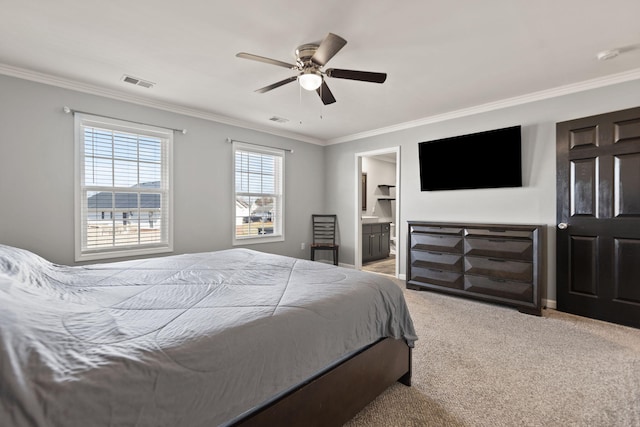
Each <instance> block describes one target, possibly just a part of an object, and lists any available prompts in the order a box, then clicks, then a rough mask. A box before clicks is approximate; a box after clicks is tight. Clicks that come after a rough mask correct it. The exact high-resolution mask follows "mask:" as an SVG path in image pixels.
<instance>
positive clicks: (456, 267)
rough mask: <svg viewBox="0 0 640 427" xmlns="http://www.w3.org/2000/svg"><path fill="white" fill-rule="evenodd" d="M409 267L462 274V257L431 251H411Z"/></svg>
mask: <svg viewBox="0 0 640 427" xmlns="http://www.w3.org/2000/svg"><path fill="white" fill-rule="evenodd" d="M410 255H411V266H412V268H413V267H423V268H435V269H438V270H447V271H457V272H460V273H462V255H457V254H448V253H444V252H432V251H426V252H423V251H411V252H410Z"/></svg>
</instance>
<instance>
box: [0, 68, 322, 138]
mask: <svg viewBox="0 0 640 427" xmlns="http://www.w3.org/2000/svg"><path fill="white" fill-rule="evenodd" d="M0 74H4V75H7V76H10V77H16V78H19V79H23V80H29V81H32V82H37V83H43V84H46V85H50V86H56V87H60V88H63V89H69V90H74V91H76V92H83V93H87V94H90V95H97V96H102V97H105V98H111V99H116V100H119V101H124V102H130V103H132V104H137V105H142V106H145V107H150V108H155V109H158V110H163V111H169V112H172V113H177V114H182V115H185V116H189V117H195V118H198V119H204V120H209V121H213V122H217V123H222V124H226V125H231V126H238V127H242V128H244V129H250V130H255V131H260V132H264V133H268V134H271V135H275V136H281V137H283V138H290V139H294V140H297V141H302V142H308V143H310V144H316V145H326V141H324V140H321V139H317V138H311V137H308V136H305V135H300V134H297V133H294V132H287V131H280V130H278V129H273V128H271V127H267V126H260V125H257V124H255V123H251V122H246V121H242V120H238V119H233V118H230V117H225V116H220V115H217V114H213V113H209V112H206V111H202V110H196V109H193V108H188V107H184V106H181V105H177V104H171V103H167V102H161V101H156V100H152V99H150V98H147V97H142V96H137V95H133V94H130V93H126V92H121V91H117V90H113V89H107V88H104V87H100V86H96V85H92V84H88V83H82V82H78V81H75V80H71V79H66V78H64V77H58V76H53V75H50V74H45V73H40V72H37V71H32V70H27V69H24V68H19V67H14V66H11V65H7V64H3V63H0ZM61 108H62V106H61Z"/></svg>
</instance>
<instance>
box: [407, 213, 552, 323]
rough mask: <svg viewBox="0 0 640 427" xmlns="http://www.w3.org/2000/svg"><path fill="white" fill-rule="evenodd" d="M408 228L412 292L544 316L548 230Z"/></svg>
mask: <svg viewBox="0 0 640 427" xmlns="http://www.w3.org/2000/svg"><path fill="white" fill-rule="evenodd" d="M408 224H409V235H408V239H407V242H408V251H407V288H408V289H415V290H423V289H424V290H432V291H438V292H445V293H449V294H453V295H459V296H463V297H469V298H474V299H479V300H483V301H490V302H495V303H501V304H506V305H510V306H514V307H517V308H518V310H519V311H521V312H524V313H529V314H535V315H538V316H540V315H541V314H542V306H541V301H542V289H543V288H544V287H545V277H546V270H545V266H544V264H545V262H544V260H545V257H544V254H545V251H544V248H545V234H546V233H545V232H546V228H545V226H543V225H512V224H510V225H509V224H471V223H469V224H465V223H445V222H422V221H409V223H408Z"/></svg>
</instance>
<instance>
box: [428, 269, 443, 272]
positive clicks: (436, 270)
mask: <svg viewBox="0 0 640 427" xmlns="http://www.w3.org/2000/svg"><path fill="white" fill-rule="evenodd" d="M427 270H430V271H435V272H436V273H442V270H438V269H437V268H428V269H427Z"/></svg>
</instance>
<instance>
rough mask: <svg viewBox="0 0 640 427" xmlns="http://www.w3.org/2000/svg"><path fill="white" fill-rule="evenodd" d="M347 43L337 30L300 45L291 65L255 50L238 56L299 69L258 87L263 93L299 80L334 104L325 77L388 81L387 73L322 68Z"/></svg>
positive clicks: (324, 100) (321, 97) (307, 88)
mask: <svg viewBox="0 0 640 427" xmlns="http://www.w3.org/2000/svg"><path fill="white" fill-rule="evenodd" d="M345 44H347V41H346V40H345V39H343V38H342V37H340V36H337V35H335V34H333V33H329V34H327V36H326V37H325V38H324V39H323V40H322V41H321V42H320V44H317V43H308V44H303V45H301V46H298V48H297V49H296V63H295V64H289V63H287V62H283V61H278V60H277V59H271V58H265V57H264V56H258V55H253V54H251V53H245V52H240V53H238V54H237V55H236V56H237V57H238V58H244V59H251V60H253V61H259V62H264V63H267V64H272V65H277V66H280V67H285V68H289V69H291V70H295V71H297V72H298V74H297V75H295V76H291V77H288V78H286V79H284V80H280V81H279V82H276V83H273V84H271V85H269V86H265V87H263V88H260V89H258V90H256V92H259V93H265V92H268V91H270V90H272V89H275V88H278V87H280V86H283V85H285V84H287V83H291V82H293V81H295V80H298V82H299V83H300V86H301V87H302V88H303V89H306V90H315V91H316V92H317V93H318V95H319V96H320V99H322V102H323V103H324V104H325V105H327V104H333V103H334V102H336V99H335V98H334V96H333V94H332V93H331V91H330V90H329V87H328V86H327V83H326V82H325V77H332V78H335V79H348V80H359V81H363V82H372V83H384V81H385V80H386V79H387V74H386V73H374V72H370V71H356V70H342V69H338V68H329V69H327V70H325V71H323V70H322V68H323V67H324V66H325V65H326V64H327V62H329V60H330V59H331V58H333V56H334V55H335V54H336V53H338V52H339V51H340V49H342V48H343V47H344V45H345Z"/></svg>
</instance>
